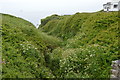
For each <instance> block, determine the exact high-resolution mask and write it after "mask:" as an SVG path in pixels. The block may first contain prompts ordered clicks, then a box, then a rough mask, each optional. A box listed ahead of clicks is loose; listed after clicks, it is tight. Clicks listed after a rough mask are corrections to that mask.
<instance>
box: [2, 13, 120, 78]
mask: <svg viewBox="0 0 120 80" xmlns="http://www.w3.org/2000/svg"><path fill="white" fill-rule="evenodd" d="M0 15H2V17H0V20H1V18H2V30H1V31H2V77H3V78H109V77H110V69H111V62H112V61H113V60H117V59H120V54H119V53H118V50H119V46H118V38H119V28H118V21H119V17H118V12H109V13H106V12H95V13H76V14H74V15H63V16H59V15H56V14H55V15H52V16H48V17H46V18H45V19H42V20H41V25H40V27H39V29H36V28H35V26H34V25H33V24H32V23H30V22H28V21H26V20H23V19H22V18H19V17H15V16H11V15H8V14H0ZM0 22H1V21H0Z"/></svg>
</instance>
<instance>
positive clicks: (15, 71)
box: [0, 14, 61, 78]
mask: <svg viewBox="0 0 120 80" xmlns="http://www.w3.org/2000/svg"><path fill="white" fill-rule="evenodd" d="M0 15H2V17H0V18H2V62H3V65H2V77H3V78H49V77H51V78H53V77H54V75H53V74H52V71H51V70H50V69H49V68H47V66H46V60H45V58H46V56H45V54H46V53H49V52H51V50H52V49H54V48H56V47H57V46H59V45H60V44H59V43H60V42H61V41H60V40H59V39H57V38H55V37H52V36H48V35H46V34H45V33H43V32H40V31H38V30H37V29H36V28H35V26H34V25H33V24H32V23H30V22H28V21H26V20H23V19H21V18H19V17H15V16H11V15H8V14H0Z"/></svg>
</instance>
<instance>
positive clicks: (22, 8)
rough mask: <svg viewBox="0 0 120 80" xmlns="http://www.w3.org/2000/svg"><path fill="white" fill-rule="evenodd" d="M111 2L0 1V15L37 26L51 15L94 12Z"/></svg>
mask: <svg viewBox="0 0 120 80" xmlns="http://www.w3.org/2000/svg"><path fill="white" fill-rule="evenodd" d="M109 1H111V0H0V13H6V14H12V15H15V16H18V17H22V18H24V19H26V20H29V21H30V22H32V23H33V24H35V25H36V24H39V22H40V19H42V18H45V17H47V16H49V15H52V14H59V15H64V14H75V13H76V12H96V11H99V10H101V9H103V4H104V3H106V2H109Z"/></svg>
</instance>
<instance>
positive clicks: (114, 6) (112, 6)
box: [103, 0, 120, 12]
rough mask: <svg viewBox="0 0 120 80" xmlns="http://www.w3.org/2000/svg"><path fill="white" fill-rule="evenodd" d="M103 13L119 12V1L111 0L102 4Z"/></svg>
mask: <svg viewBox="0 0 120 80" xmlns="http://www.w3.org/2000/svg"><path fill="white" fill-rule="evenodd" d="M103 8H104V11H107V12H109V11H120V0H111V2H108V3H107V4H103Z"/></svg>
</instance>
